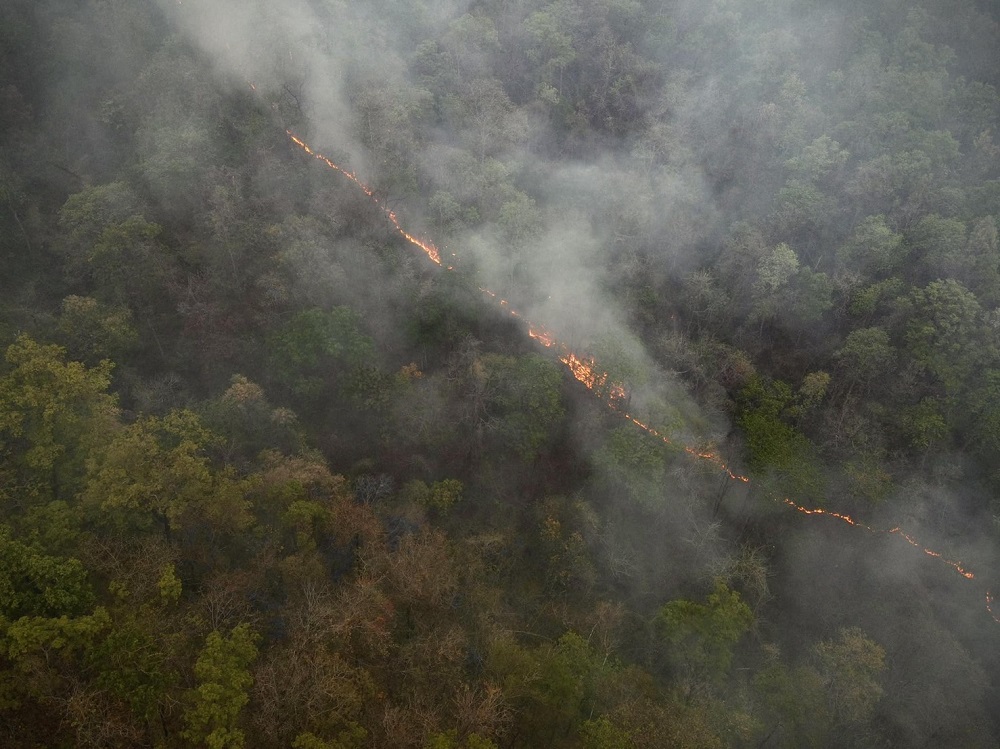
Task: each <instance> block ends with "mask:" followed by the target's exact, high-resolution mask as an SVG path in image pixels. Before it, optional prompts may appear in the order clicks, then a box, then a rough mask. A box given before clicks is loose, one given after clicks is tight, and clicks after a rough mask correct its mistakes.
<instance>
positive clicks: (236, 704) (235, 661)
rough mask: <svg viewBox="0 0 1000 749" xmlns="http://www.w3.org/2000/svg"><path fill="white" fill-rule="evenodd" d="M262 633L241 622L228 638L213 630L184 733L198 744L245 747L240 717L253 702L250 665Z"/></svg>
mask: <svg viewBox="0 0 1000 749" xmlns="http://www.w3.org/2000/svg"><path fill="white" fill-rule="evenodd" d="M257 640H258V636H257V635H256V634H255V633H254V631H253V630H252V629H250V627H249V626H248V625H246V624H241V625H239V626H238V627H236V628H234V629H233V631H232V632H230V633H229V635H228V637H224V636H223V635H221V634H219V632H211V633H209V635H208V638H207V639H206V641H205V647H204V648H203V649H202V651H201V653H199V655H198V660H197V661H196V662H195V666H194V674H195V678H196V679H197V681H198V686H197V687H195V688H193V689H192V690H190V691H189V693H188V699H187V703H188V704H187V707H186V709H185V711H184V722H185V723H186V724H187V728H186V729H185V730H184V731H183V733H182V735H183V736H184V738H186V739H187V740H188V741H190V742H191V743H192V744H193V745H195V746H205V747H208V749H241V747H243V745H244V740H245V736H244V732H243V730H242V729H240V728H239V717H240V713H241V712H242V710H243V708H244V706H246V704H247V703H248V702H249V701H250V697H249V695H248V694H247V690H248V689H249V688H250V686H251V685H252V684H253V677H252V676H251V674H250V670H249V667H250V665H251V664H252V663H253V662H254V661H255V660H256V659H257V645H256V643H257Z"/></svg>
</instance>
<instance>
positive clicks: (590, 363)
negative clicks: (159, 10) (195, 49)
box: [250, 83, 1000, 624]
mask: <svg viewBox="0 0 1000 749" xmlns="http://www.w3.org/2000/svg"><path fill="white" fill-rule="evenodd" d="M250 87H251V88H253V89H254V90H255V91H256V90H257V89H256V87H255V86H254V85H253V84H252V83H251V84H250ZM285 132H286V133H288V137H289V138H291V140H292V142H293V143H294V144H295V145H296V146H298V147H299V148H301V149H302V150H303V151H305V152H306V153H307V154H309V155H310V156H312V157H313V158H315V159H317V160H319V161H321V162H322V163H323V164H325V165H326V166H327V167H329V168H330V169H333V170H335V171H337V172H340V173H341V174H343V175H344V176H345V177H347V178H348V179H349V180H351V181H352V182H353V183H354V184H355V185H357V186H358V188H360V189H361V191H362V192H364V194H365V195H367V196H368V197H369V198H371V200H372V202H374V203H375V204H376V205H377V206H378V207H379V208H380V209H381V210H382V212H383V213H384V214H385V216H386V218H388V219H389V222H390V223H391V224H392V225H393V227H394V228H395V229H396V231H397V232H398V233H399V234H400V235H401V236H402V237H403V238H404V239H405V240H406V241H407V242H409V243H410V244H412V245H414V246H416V247H418V248H419V249H420V250H422V251H423V253H424V254H425V255H427V257H428V258H429V259H430V260H431V262H433V263H434V264H435V265H439V266H442V267H444V268H446V269H447V270H454V267H453V266H451V265H444V263H443V262H442V260H441V252H440V250H438V248H437V247H436V246H435V245H434V244H433V243H432V242H430V241H427V240H422V239H419V238H417V237H415V236H413V235H412V234H409V233H408V232H407V231H406V230H405V229H403V227H402V225H401V224H400V222H399V218H398V217H397V216H396V212H395V211H393V210H391V209H390V208H388V207H386V206H385V205H384V204H383V202H382V199H380V198H379V197H378V196H376V195H375V192H374V191H373V190H372V189H371V188H370V187H368V185H366V184H365V183H364V182H362V181H361V180H360V179H358V177H357V175H356V174H355V173H354V172H350V171H347V170H346V169H344V168H342V167H340V166H338V165H337V164H335V163H334V162H333V161H331V160H330V159H328V158H327V157H326V156H324V155H322V154H320V153H316V152H315V151H313V149H312V148H310V146H309V145H308V144H307V143H305V142H304V141H303V140H301V139H300V138H298V137H296V136H295V134H293V133H292V131H291V130H286V131H285ZM479 290H480V291H481V292H483V293H484V294H486V295H487V296H489V297H490V298H491V299H493V300H495V301H496V302H497V303H498V304H499V305H500V307H501V308H502V309H504V310H506V311H507V312H508V313H510V315H511V316H513V317H516V318H518V319H524V317H523V316H522V315H521V314H520V313H519V312H518V311H517V310H515V309H513V308H512V307H511V306H510V303H509V302H508V301H507V300H506V299H503V298H501V297H499V296H498V295H497V293H496V292H494V291H491V290H490V289H487V288H484V287H480V288H479ZM525 322H526V323H527V326H528V335H529V336H530V337H531V338H532V339H533V340H536V341H538V342H539V343H540V344H541V345H542V346H544V347H546V348H556V349H558V350H559V352H560V353H559V361H560V362H562V363H563V364H564V365H566V367H567V369H569V371H570V373H571V374H572V375H573V377H574V378H575V379H576V380H578V381H579V382H580V383H582V384H583V385H584V387H586V388H587V389H588V390H591V391H595V392H600V390H601V389H603V387H604V386H605V385H608V384H609V383H608V374H607V373H606V372H600V371H598V370H597V369H596V362H595V360H594V358H593V357H590V356H580V355H578V354H576V353H574V352H573V351H571V350H570V349H569V348H568V347H567V346H565V345H564V344H562V343H560V342H559V341H557V340H556V338H555V337H554V336H553V335H552V334H551V333H549V332H548V331H547V330H545V328H543V327H542V326H540V325H535V324H533V323H531V322H529V321H527V320H525ZM626 399H627V393H626V391H625V388H624V386H623V385H621V384H620V383H611V384H610V391H609V392H608V394H607V395H606V396H605V397H604V400H605V403H606V404H607V405H608V406H609V407H611V408H612V409H614V410H615V411H616V412H617V413H620V414H621V415H622V416H623V417H624V418H625V419H628V420H629V421H631V422H632V423H633V424H635V425H636V426H637V427H639V428H640V429H642V430H643V431H645V432H646V433H647V434H649V435H651V436H653V437H656V438H658V439H660V440H662V441H663V442H664V443H665V444H668V445H669V444H673V443H672V442H671V440H670V438H669V437H667V436H666V435H664V434H661V433H660V432H659V431H657V430H656V429H655V428H653V427H652V426H650V425H649V424H646V423H645V422H643V421H641V420H640V419H638V418H637V417H635V416H633V415H631V414H630V413H628V412H626V411H624V410H622V409H620V408H619V405H620V404H621V403H622V402H624V401H625V400H626ZM683 448H684V451H685V452H686V453H687V454H688V455H691V456H692V457H694V458H697V459H699V460H705V461H708V462H710V463H712V464H713V465H714V466H716V467H717V468H718V469H719V470H720V471H722V472H723V473H725V474H726V475H727V476H728V477H729V478H730V479H731V480H733V481H740V482H742V483H744V484H749V483H750V479H749V478H748V477H747V476H743V475H740V474H738V473H735V472H733V471H732V469H730V468H729V466H728V465H726V463H725V462H723V460H722V458H721V457H720V456H719V455H718V454H717V453H714V452H708V451H699V450H697V449H696V448H694V447H691V446H688V445H684V446H683ZM783 501H784V503H785V504H786V505H788V506H789V507H792V508H794V509H795V510H797V511H798V512H800V513H802V514H804V515H825V516H827V517H831V518H835V519H837V520H840V521H841V522H844V523H846V524H848V525H852V526H854V527H857V528H863V529H864V530H866V531H868V532H869V533H876V534H886V535H898V536H900V537H901V538H903V539H904V540H905V541H906V542H907V543H908V544H910V545H911V546H913V547H914V548H917V549H919V550H920V551H922V552H923V553H924V554H926V555H927V556H930V557H934V558H935V559H938V560H940V561H941V562H944V563H945V564H947V565H948V566H950V567H952V568H953V569H954V570H955V571H956V572H958V574H960V575H961V576H962V577H964V578H965V579H967V580H972V579H974V578H975V575H974V574H973V573H972V572H970V571H968V570H967V569H965V567H963V566H962V564H961V563H960V562H956V561H954V560H951V559H947V558H946V557H944V556H943V555H942V554H941V553H940V552H937V551H934V550H933V549H929V548H927V547H925V546H923V545H922V544H921V543H919V542H918V541H917V540H916V539H914V538H913V537H912V536H910V535H909V534H908V533H905V532H904V531H903V530H902V529H901V528H899V527H898V526H897V527H894V528H890V529H889V530H884V531H879V530H876V529H875V528H872V527H870V526H868V525H865V524H864V523H861V522H859V521H857V520H855V519H854V518H852V517H851V516H850V515H845V514H842V513H839V512H833V511H831V510H824V509H822V508H818V507H817V508H812V509H810V508H807V507H803V506H802V505H799V504H796V503H795V502H793V501H792V500H790V499H788V498H787V497H786V498H785V499H784V500H783ZM993 600H994V599H993V596H992V594H991V593H990V592H989V591H987V592H986V610H987V611H988V612H989V614H990V616H991V617H992V618H993V620H994V621H995V622H997V623H998V624H1000V616H998V615H997V614H995V613H994V612H993V608H992V605H993Z"/></svg>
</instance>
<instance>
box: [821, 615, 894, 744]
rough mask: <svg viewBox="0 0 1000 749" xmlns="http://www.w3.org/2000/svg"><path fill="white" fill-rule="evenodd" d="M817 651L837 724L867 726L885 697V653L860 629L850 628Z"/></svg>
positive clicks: (840, 632) (825, 641)
mask: <svg viewBox="0 0 1000 749" xmlns="http://www.w3.org/2000/svg"><path fill="white" fill-rule="evenodd" d="M815 652H816V659H817V662H818V668H819V673H820V675H821V677H822V679H823V687H824V689H825V691H826V695H827V700H828V704H829V709H830V713H831V716H832V718H833V720H834V723H835V724H836V725H838V726H856V725H859V724H863V723H865V722H866V721H867V720H868V719H869V718H871V716H872V714H873V712H874V710H875V706H876V704H878V701H879V700H880V699H881V697H882V691H883V690H882V686H881V684H880V683H879V682H880V678H881V674H882V672H883V671H885V667H886V664H885V650H884V649H883V648H882V646H881V645H879V644H878V643H877V642H875V641H873V640H871V639H869V638H868V637H867V636H866V635H865V633H864V632H863V631H861V629H859V628H857V627H848V628H846V629H841V630H840V631H839V632H838V633H837V638H836V639H834V640H824V641H823V642H821V643H819V644H818V645H816V649H815Z"/></svg>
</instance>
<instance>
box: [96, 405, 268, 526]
mask: <svg viewBox="0 0 1000 749" xmlns="http://www.w3.org/2000/svg"><path fill="white" fill-rule="evenodd" d="M217 439H218V438H217V437H216V436H215V435H213V434H212V433H211V432H209V431H208V430H207V429H206V428H205V427H204V426H203V425H202V424H201V421H200V420H199V419H198V417H197V416H196V415H195V414H194V413H192V412H191V411H172V412H170V413H169V414H167V415H166V416H165V417H163V418H162V419H161V418H158V417H155V416H149V417H145V418H143V419H140V420H139V421H137V422H136V423H135V424H132V425H130V426H128V427H125V428H124V429H122V430H121V432H120V433H119V434H118V435H117V436H116V437H115V439H114V440H113V441H112V442H111V444H110V445H108V447H107V448H106V449H105V450H103V451H102V452H101V453H100V454H99V455H98V456H95V457H94V458H93V459H92V460H91V461H90V466H89V470H88V476H87V484H86V488H85V490H84V492H83V495H82V496H83V500H84V502H85V503H87V505H88V506H89V507H91V508H93V510H94V511H96V510H98V509H100V510H102V511H104V512H105V513H108V516H106V517H104V518H101V522H109V523H112V524H113V523H116V522H117V523H124V524H125V527H128V528H133V529H139V530H146V529H149V528H150V526H152V525H153V524H154V523H155V524H157V525H159V527H160V528H161V529H162V530H163V532H164V533H165V534H166V535H167V536H168V537H169V536H170V533H171V532H172V531H175V530H182V529H183V530H187V531H189V532H195V531H200V532H209V531H222V532H235V531H239V530H242V529H244V528H246V527H247V525H249V523H250V516H249V513H248V502H247V499H246V494H247V492H248V490H249V487H250V483H249V482H248V481H247V480H243V479H239V478H237V476H236V474H235V471H234V470H233V469H232V468H231V467H225V468H222V469H217V468H215V467H214V466H213V465H212V462H211V460H210V459H209V457H208V454H207V452H208V450H209V449H210V448H211V446H212V445H213V444H214V443H215V442H216V440H217Z"/></svg>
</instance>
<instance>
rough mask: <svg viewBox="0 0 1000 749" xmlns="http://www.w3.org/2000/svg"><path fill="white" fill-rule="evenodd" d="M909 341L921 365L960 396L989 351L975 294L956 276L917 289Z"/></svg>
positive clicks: (947, 390) (912, 353) (910, 347)
mask: <svg viewBox="0 0 1000 749" xmlns="http://www.w3.org/2000/svg"><path fill="white" fill-rule="evenodd" d="M910 301H911V304H912V316H911V319H910V322H909V324H908V325H907V328H906V343H907V347H908V351H909V353H910V355H911V356H912V357H913V358H914V360H915V361H916V362H917V364H918V365H919V366H920V367H921V368H922V369H924V370H926V371H927V372H928V373H929V374H930V375H932V376H933V377H934V378H935V379H936V380H937V381H938V382H940V383H941V385H942V386H943V387H944V389H945V392H946V393H947V394H948V395H956V394H958V392H959V391H960V390H961V389H962V388H963V387H964V385H965V383H966V381H967V379H968V377H969V375H970V374H971V373H972V372H973V371H974V370H975V368H976V366H977V364H978V362H979V361H980V360H981V358H982V357H983V355H984V354H985V353H986V349H985V348H984V344H985V341H984V339H983V330H982V308H981V307H980V304H979V300H978V299H976V297H975V295H974V294H973V293H972V292H971V291H969V290H968V289H967V288H965V287H964V286H963V285H962V284H961V283H959V282H958V281H955V280H952V279H946V280H943V281H933V282H931V283H929V284H928V285H927V286H926V287H924V288H922V289H915V290H914V291H913V293H912V295H911V298H910Z"/></svg>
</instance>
